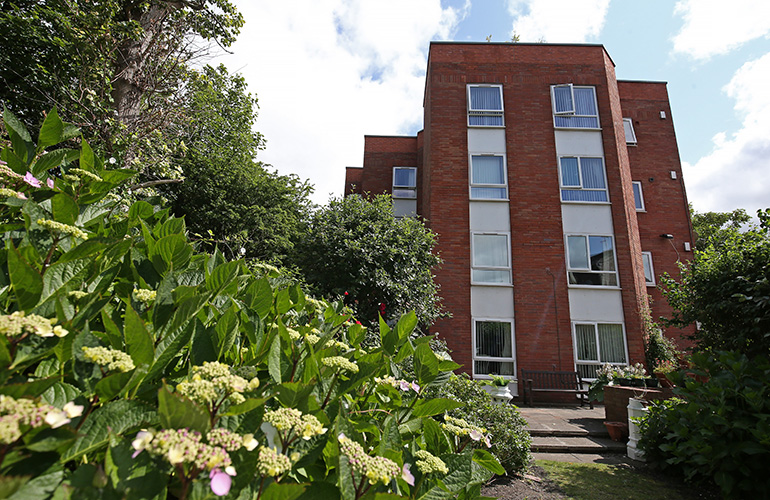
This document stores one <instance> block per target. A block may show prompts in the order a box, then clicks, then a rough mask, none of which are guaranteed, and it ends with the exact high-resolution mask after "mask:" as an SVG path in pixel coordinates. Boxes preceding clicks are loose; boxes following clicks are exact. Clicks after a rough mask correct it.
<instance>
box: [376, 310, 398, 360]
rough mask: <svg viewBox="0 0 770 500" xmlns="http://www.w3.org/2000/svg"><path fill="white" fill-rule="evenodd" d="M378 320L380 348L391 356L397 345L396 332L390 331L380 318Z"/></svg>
mask: <svg viewBox="0 0 770 500" xmlns="http://www.w3.org/2000/svg"><path fill="white" fill-rule="evenodd" d="M379 319H380V339H381V340H382V348H383V349H384V350H385V352H386V353H388V354H390V355H391V356H393V355H394V354H395V353H396V346H397V345H398V332H396V331H395V330H391V329H390V327H389V326H388V324H387V323H385V320H384V319H382V316H379Z"/></svg>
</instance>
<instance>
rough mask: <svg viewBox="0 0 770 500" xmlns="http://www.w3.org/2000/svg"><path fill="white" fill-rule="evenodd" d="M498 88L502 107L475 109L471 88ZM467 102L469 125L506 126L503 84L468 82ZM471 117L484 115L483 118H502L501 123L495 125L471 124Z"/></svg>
mask: <svg viewBox="0 0 770 500" xmlns="http://www.w3.org/2000/svg"><path fill="white" fill-rule="evenodd" d="M480 87H484V88H497V89H499V92H500V109H474V108H473V107H472V104H471V88H480ZM466 92H467V102H468V126H469V127H504V126H505V103H504V102H503V86H502V85H496V84H482V83H474V84H468V85H467V87H466ZM471 117H483V118H498V117H499V118H500V123H499V124H494V125H480V124H471Z"/></svg>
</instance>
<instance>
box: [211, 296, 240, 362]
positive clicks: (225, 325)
mask: <svg viewBox="0 0 770 500" xmlns="http://www.w3.org/2000/svg"><path fill="white" fill-rule="evenodd" d="M216 330H217V336H218V338H219V345H218V349H217V351H218V355H217V359H222V356H224V354H225V353H226V352H227V351H229V350H230V348H231V347H232V346H233V344H234V343H235V338H236V337H237V336H238V308H237V307H236V306H232V307H230V308H229V309H228V310H227V311H225V313H224V314H223V315H222V316H221V317H220V318H219V321H217V325H216Z"/></svg>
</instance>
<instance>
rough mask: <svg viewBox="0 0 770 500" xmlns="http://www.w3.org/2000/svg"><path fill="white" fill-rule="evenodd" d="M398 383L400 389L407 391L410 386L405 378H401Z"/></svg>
mask: <svg viewBox="0 0 770 500" xmlns="http://www.w3.org/2000/svg"><path fill="white" fill-rule="evenodd" d="M399 385H400V386H401V390H402V391H408V390H409V389H411V388H412V386H411V385H409V382H407V381H406V380H401V381H400V382H399Z"/></svg>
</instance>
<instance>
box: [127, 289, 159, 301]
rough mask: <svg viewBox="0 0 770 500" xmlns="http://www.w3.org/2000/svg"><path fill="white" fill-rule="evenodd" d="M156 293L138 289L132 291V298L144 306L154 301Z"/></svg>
mask: <svg viewBox="0 0 770 500" xmlns="http://www.w3.org/2000/svg"><path fill="white" fill-rule="evenodd" d="M157 293H158V292H156V291H155V290H145V289H144V288H138V289H136V290H134V292H133V294H132V295H133V296H134V299H136V300H138V301H139V302H144V303H145V304H146V303H149V302H152V301H153V300H155V297H156V295H157Z"/></svg>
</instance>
